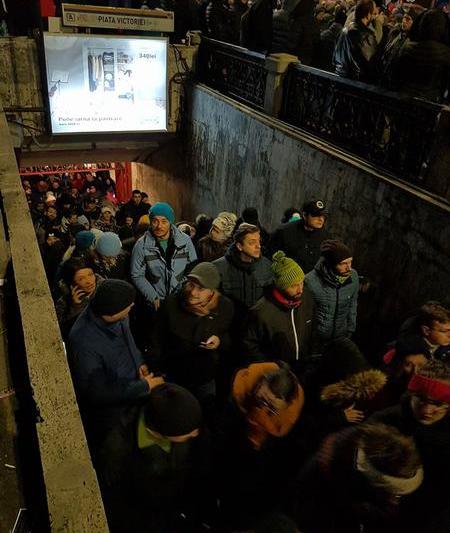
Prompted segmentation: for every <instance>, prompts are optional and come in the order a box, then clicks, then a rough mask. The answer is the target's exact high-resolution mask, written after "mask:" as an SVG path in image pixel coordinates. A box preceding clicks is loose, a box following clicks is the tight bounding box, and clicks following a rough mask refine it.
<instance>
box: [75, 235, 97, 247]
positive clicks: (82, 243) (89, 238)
mask: <svg viewBox="0 0 450 533" xmlns="http://www.w3.org/2000/svg"><path fill="white" fill-rule="evenodd" d="M94 239H95V236H94V234H93V233H92V231H79V232H78V233H77V234H76V235H75V247H76V249H77V250H79V251H80V252H84V251H85V250H87V249H88V248H89V247H91V246H92V243H93V242H94Z"/></svg>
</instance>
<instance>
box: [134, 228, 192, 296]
mask: <svg viewBox="0 0 450 533" xmlns="http://www.w3.org/2000/svg"><path fill="white" fill-rule="evenodd" d="M196 259H197V254H196V252H195V248H194V245H193V244H192V241H191V238H190V237H188V236H187V235H186V234H185V233H182V232H181V231H180V230H178V229H177V228H176V227H175V226H172V229H171V234H170V239H169V243H168V246H167V250H166V253H165V254H164V252H163V251H162V249H161V247H160V246H159V245H158V243H157V241H156V239H155V238H154V237H153V235H152V234H151V233H150V232H149V231H147V232H146V233H145V234H144V235H143V236H142V237H141V238H140V239H138V241H137V242H136V244H135V245H134V248H133V253H132V256H131V279H132V281H133V283H134V284H135V285H136V288H137V289H138V290H139V292H140V293H141V294H142V295H143V296H144V298H145V299H146V301H147V302H148V303H150V304H153V302H154V301H155V300H156V299H160V300H164V299H165V298H166V297H167V296H169V294H172V293H173V292H175V291H176V290H177V289H178V288H179V287H180V286H181V284H182V282H183V281H184V279H185V272H186V268H187V267H188V266H189V265H190V264H191V263H192V262H193V261H195V260H196Z"/></svg>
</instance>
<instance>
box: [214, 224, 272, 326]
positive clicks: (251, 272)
mask: <svg viewBox="0 0 450 533" xmlns="http://www.w3.org/2000/svg"><path fill="white" fill-rule="evenodd" d="M214 265H216V267H217V269H218V270H219V272H220V277H221V280H222V283H221V287H222V292H223V293H224V294H225V295H226V296H228V297H229V298H231V299H232V300H233V301H234V303H235V304H236V313H237V317H239V318H243V317H244V316H245V315H246V313H247V310H248V309H249V308H250V307H252V306H253V305H255V303H256V302H257V301H258V300H259V298H261V296H262V295H263V291H264V287H266V286H267V285H269V284H270V283H271V282H272V271H271V268H270V261H269V260H268V259H267V258H265V257H262V255H261V233H260V230H259V228H258V226H254V225H253V224H247V223H243V224H241V225H240V226H239V228H238V229H237V231H236V232H235V234H234V242H233V244H232V245H231V246H230V247H229V248H228V250H227V252H226V254H225V256H224V257H221V258H220V259H217V260H216V261H214Z"/></svg>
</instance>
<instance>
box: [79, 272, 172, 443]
mask: <svg viewBox="0 0 450 533" xmlns="http://www.w3.org/2000/svg"><path fill="white" fill-rule="evenodd" d="M135 296H136V290H135V289H134V287H133V286H132V285H131V284H130V283H127V282H126V281H122V280H118V279H108V280H105V281H104V282H103V283H102V284H100V285H99V286H98V289H97V291H96V293H95V295H94V296H93V298H92V299H91V301H90V303H89V305H88V306H87V307H86V309H85V310H84V311H82V313H81V314H80V316H79V317H78V319H77V321H76V322H75V324H74V326H73V327H72V329H71V331H70V335H69V358H70V362H71V368H72V372H73V378H74V382H75V388H76V391H77V395H78V399H79V403H80V409H81V412H82V415H83V419H84V422H85V429H86V432H87V434H88V437H91V439H90V440H91V442H94V445H95V442H97V441H98V440H101V438H102V437H103V435H104V434H105V433H106V432H107V431H108V430H109V429H110V428H111V427H113V425H114V424H115V423H116V422H117V420H118V418H119V417H120V414H121V412H122V410H123V409H124V407H126V406H127V405H128V404H129V403H130V402H133V401H135V400H137V399H139V398H142V397H145V396H146V395H148V394H149V393H150V391H151V390H152V389H153V388H154V387H156V386H158V385H160V384H161V383H162V382H163V379H162V378H160V377H155V376H154V375H153V374H150V373H149V371H148V368H147V366H146V364H145V363H144V359H143V357H142V353H141V352H140V351H139V349H138V348H137V347H136V344H135V342H134V339H133V336H132V334H131V331H130V325H129V320H128V314H129V312H130V310H131V308H132V307H133V305H134V299H135Z"/></svg>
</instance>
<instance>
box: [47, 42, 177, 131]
mask: <svg viewBox="0 0 450 533" xmlns="http://www.w3.org/2000/svg"><path fill="white" fill-rule="evenodd" d="M45 36H52V37H53V36H54V37H66V36H67V37H72V38H73V37H76V38H81V39H86V40H88V39H92V38H94V39H95V38H98V39H111V40H112V41H119V40H130V39H133V40H138V39H139V40H142V41H160V42H161V41H163V42H164V43H165V46H166V76H165V86H166V90H165V95H166V108H165V125H166V127H165V128H163V129H149V130H144V129H142V130H140V129H139V130H136V129H131V130H108V131H106V130H99V131H76V132H74V131H65V132H55V131H53V124H52V120H51V114H52V109H51V104H50V97H49V94H48V92H49V88H50V85H51V83H52V81H51V79H50V77H49V76H50V75H51V72H50V70H49V65H48V63H47V54H46V48H45ZM42 42H43V49H44V61H45V73H46V87H45V91H46V92H45V95H46V98H47V105H48V122H49V126H50V129H51V133H52V135H55V136H56V135H57V136H67V135H71V136H73V135H114V134H116V135H120V134H122V133H130V134H146V133H147V134H148V133H163V132H167V131H168V125H169V105H170V102H169V79H168V78H169V38H168V37H155V36H149V37H147V36H145V35H109V34H79V33H69V34H64V33H54V32H44V33H43V40H42Z"/></svg>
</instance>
